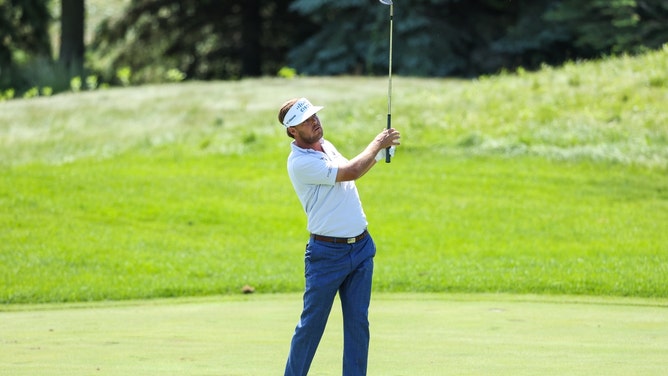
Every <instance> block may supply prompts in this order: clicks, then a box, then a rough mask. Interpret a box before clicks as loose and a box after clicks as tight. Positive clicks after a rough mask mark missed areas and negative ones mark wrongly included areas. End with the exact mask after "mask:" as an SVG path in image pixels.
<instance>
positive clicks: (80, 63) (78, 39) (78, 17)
mask: <svg viewBox="0 0 668 376" xmlns="http://www.w3.org/2000/svg"><path fill="white" fill-rule="evenodd" d="M85 14H86V12H85V4H84V0H61V15H60V17H61V20H60V32H61V36H60V54H59V55H58V60H59V62H60V64H61V65H62V66H63V68H64V69H65V71H66V72H67V73H68V74H69V77H70V78H71V77H74V76H81V75H82V74H83V68H84V49H85V47H84V26H85Z"/></svg>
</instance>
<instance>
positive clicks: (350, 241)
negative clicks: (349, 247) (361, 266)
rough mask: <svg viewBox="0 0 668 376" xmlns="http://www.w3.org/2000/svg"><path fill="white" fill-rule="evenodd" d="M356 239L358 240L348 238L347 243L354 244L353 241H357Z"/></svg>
mask: <svg viewBox="0 0 668 376" xmlns="http://www.w3.org/2000/svg"><path fill="white" fill-rule="evenodd" d="M356 241H357V240H356V239H355V238H348V240H346V243H348V244H353V243H355V242H356Z"/></svg>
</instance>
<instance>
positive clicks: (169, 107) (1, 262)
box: [0, 47, 668, 376]
mask: <svg viewBox="0 0 668 376" xmlns="http://www.w3.org/2000/svg"><path fill="white" fill-rule="evenodd" d="M385 85H386V81H385V80H384V79H382V78H363V77H336V78H317V77H312V78H304V77H302V78H299V79H295V80H281V79H269V78H265V79H257V80H244V81H239V82H189V83H183V84H178V85H163V86H145V87H137V88H125V89H110V90H99V91H94V92H83V93H78V94H63V95H57V96H53V97H48V98H37V99H31V100H13V101H9V102H2V103H0V208H2V210H0V229H1V230H0V302H1V303H2V304H1V305H0V364H2V366H1V367H2V369H0V373H1V374H4V373H7V374H11V375H14V376H15V375H25V376H33V375H40V376H42V375H90V374H100V375H127V374H141V375H153V374H165V373H168V374H179V375H214V374H215V375H221V374H222V375H265V374H278V373H280V370H281V369H282V367H283V364H284V361H285V357H286V356H287V346H288V343H289V338H290V336H291V334H292V330H293V328H294V325H295V323H296V320H297V317H298V313H299V310H300V303H301V302H300V297H299V295H298V294H297V292H298V291H301V290H302V288H303V269H302V268H303V246H304V243H305V241H306V238H307V233H306V230H305V222H306V221H305V218H304V215H303V213H302V210H301V208H300V206H299V203H298V201H297V199H296V197H295V195H294V192H293V191H292V188H291V185H290V182H289V180H288V178H287V174H286V169H285V160H286V157H287V153H288V152H289V147H288V144H289V139H288V138H287V137H286V136H285V133H284V130H283V129H282V128H281V126H280V125H279V124H278V122H277V120H276V111H277V109H278V107H279V106H280V104H281V103H282V102H283V101H284V100H286V99H288V98H290V97H294V96H302V95H303V96H307V97H309V98H310V99H311V100H312V101H313V102H314V103H316V104H323V105H325V106H326V108H325V110H323V111H322V112H321V114H322V116H321V119H322V121H323V124H324V127H325V135H326V137H327V138H329V139H330V140H331V141H333V142H334V144H336V145H337V146H338V148H339V150H340V151H341V152H343V153H344V154H345V155H348V156H353V155H354V154H355V153H357V152H359V151H360V150H362V149H363V148H364V147H365V146H366V144H367V142H369V141H370V140H371V138H372V137H373V136H374V135H375V134H376V133H377V132H378V131H380V129H382V128H383V127H384V124H385V116H386V114H385V109H386V107H385V94H386V92H385V88H386V86H385ZM394 87H395V89H394V90H395V92H394V98H393V103H394V108H393V124H394V125H395V126H396V127H397V128H399V129H400V130H401V131H402V134H403V137H402V146H401V148H400V149H399V150H398V152H397V155H396V157H395V159H394V160H393V161H392V163H391V164H389V165H386V164H382V165H380V166H377V167H375V168H374V169H373V170H372V171H371V172H370V173H369V174H368V175H367V176H365V177H364V178H362V179H361V180H360V181H359V182H358V187H359V190H360V194H361V196H362V200H363V202H364V205H365V211H366V214H367V216H368V219H369V222H370V231H371V233H372V234H373V236H374V238H375V240H376V243H377V245H378V248H379V249H378V254H377V257H376V273H375V279H374V290H375V292H374V299H373V302H372V307H371V312H370V314H371V322H372V349H371V354H370V365H369V374H370V375H433V374H439V375H441V374H446V375H489V374H494V375H536V374H540V375H564V374H569V375H628V374H643V375H662V374H663V373H664V372H665V369H666V368H667V367H668V363H667V362H666V359H665V354H666V351H667V350H668V348H666V344H667V343H668V333H667V332H666V328H668V322H667V320H666V315H665V311H666V307H667V306H668V301H667V298H668V232H667V231H666V223H668V112H667V111H666V109H665V104H666V103H668V90H666V89H667V88H668V47H666V48H664V49H663V50H662V51H657V52H653V53H648V54H646V55H644V56H639V57H635V58H630V57H620V58H616V59H605V60H603V61H600V62H589V63H587V62H579V63H571V64H567V65H566V66H564V67H562V68H551V67H545V68H544V69H542V70H541V71H540V72H536V73H529V72H523V71H520V72H517V73H516V74H502V75H498V76H491V77H483V78H481V79H479V80H472V81H465V80H441V79H415V78H408V77H397V78H395V80H394ZM245 284H250V285H252V286H254V287H255V288H256V291H257V293H256V294H254V295H251V296H242V295H240V290H241V287H242V286H244V285H245ZM162 298H171V299H162ZM333 316H334V317H333V319H332V320H330V326H329V327H328V330H327V333H326V335H325V338H324V339H323V341H324V343H323V345H322V346H321V347H320V349H319V352H318V354H317V356H316V359H315V362H314V366H313V372H312V374H313V375H334V374H339V373H340V371H339V370H340V354H341V347H340V346H341V338H340V333H341V326H340V310H337V309H335V311H334V312H333Z"/></svg>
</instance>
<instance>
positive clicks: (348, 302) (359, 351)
mask: <svg viewBox="0 0 668 376" xmlns="http://www.w3.org/2000/svg"><path fill="white" fill-rule="evenodd" d="M375 254H376V247H375V245H374V242H373V240H372V239H371V237H370V236H368V237H367V239H366V241H363V242H360V244H359V245H357V246H356V247H355V248H354V249H353V251H352V252H351V262H352V268H353V270H352V272H351V273H350V274H349V275H348V276H347V277H346V279H345V280H344V282H343V284H342V285H341V288H340V289H339V296H340V298H341V308H342V312H343V376H364V375H366V370H367V360H368V354H369V338H370V336H369V303H370V300H371V285H372V277H373V257H374V256H375Z"/></svg>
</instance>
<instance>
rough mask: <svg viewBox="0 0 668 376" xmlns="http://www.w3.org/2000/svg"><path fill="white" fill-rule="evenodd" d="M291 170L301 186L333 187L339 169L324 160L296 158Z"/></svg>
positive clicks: (334, 164)
mask: <svg viewBox="0 0 668 376" xmlns="http://www.w3.org/2000/svg"><path fill="white" fill-rule="evenodd" d="M291 169H292V173H293V175H294V177H295V178H296V179H298V180H299V182H300V183H302V184H316V185H320V184H321V185H334V184H335V183H336V174H337V172H338V170H339V167H338V165H337V164H336V162H331V161H327V160H326V159H325V158H296V159H295V160H293V161H292V166H291Z"/></svg>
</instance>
